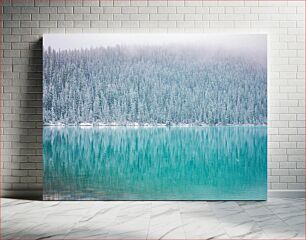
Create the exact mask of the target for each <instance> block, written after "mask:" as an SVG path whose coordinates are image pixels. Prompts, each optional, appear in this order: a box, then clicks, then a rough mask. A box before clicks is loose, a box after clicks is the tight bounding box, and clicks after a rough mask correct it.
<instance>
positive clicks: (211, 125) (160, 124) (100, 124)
mask: <svg viewBox="0 0 306 240" xmlns="http://www.w3.org/2000/svg"><path fill="white" fill-rule="evenodd" d="M43 126H44V127H86V128H87V127H218V126H219V127H223V126H228V127H239V126H240V127H247V126H250V127H259V126H262V127H264V126H267V124H205V123H199V124H194V123H193V124H184V123H180V124H173V123H171V124H169V123H168V124H166V123H156V124H149V123H142V124H140V123H126V124H122V123H86V122H85V123H79V124H64V123H44V124H43Z"/></svg>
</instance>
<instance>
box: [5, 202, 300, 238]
mask: <svg viewBox="0 0 306 240" xmlns="http://www.w3.org/2000/svg"><path fill="white" fill-rule="evenodd" d="M1 210H2V211H1V214H2V216H1V227H2V234H3V238H4V239H44V238H48V239H86V238H91V239H238V238H244V239H271V240H272V239H273V240H275V239H291V238H294V239H304V238H305V237H304V236H305V234H304V229H305V199H279V198H271V199H269V200H268V201H266V202H252V201H247V202H246V201H244V202H239V201H228V202H204V201H203V202H178V201H172V202H163V201H153V202H149V201H145V202H142V201H136V202H132V201H126V202H122V201H121V202H89V201H87V202H77V201H76V202H43V201H28V200H14V199H1Z"/></svg>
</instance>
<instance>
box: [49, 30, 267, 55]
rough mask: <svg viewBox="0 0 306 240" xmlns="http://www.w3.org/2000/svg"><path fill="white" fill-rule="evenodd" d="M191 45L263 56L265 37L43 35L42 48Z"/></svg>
mask: <svg viewBox="0 0 306 240" xmlns="http://www.w3.org/2000/svg"><path fill="white" fill-rule="evenodd" d="M164 44H167V45H168V44H170V45H172V44H174V45H181V44H182V45H194V46H197V45H199V46H201V45H202V46H203V45H204V46H208V47H214V48H219V47H221V48H223V49H224V48H225V49H227V48H228V49H231V50H234V49H237V50H238V49H240V50H248V49H252V50H254V51H260V52H264V53H265V52H266V47H267V36H266V35H265V34H211V33H206V34H205V33H203V34H202V33H159V34H156V33H133V34H129V33H104V34H91V33H86V34H85V33H81V34H44V35H43V46H44V48H45V49H46V48H48V46H51V47H52V48H53V49H55V50H56V51H58V50H59V49H61V50H68V49H71V50H72V49H81V48H83V49H86V48H95V47H101V46H103V47H107V46H115V45H164Z"/></svg>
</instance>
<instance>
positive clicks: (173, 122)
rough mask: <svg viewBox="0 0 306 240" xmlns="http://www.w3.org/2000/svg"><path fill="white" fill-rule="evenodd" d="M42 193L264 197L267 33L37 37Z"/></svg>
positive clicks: (63, 196) (65, 196)
mask: <svg viewBox="0 0 306 240" xmlns="http://www.w3.org/2000/svg"><path fill="white" fill-rule="evenodd" d="M43 123H44V126H43V160H44V177H43V178H44V190H43V197H44V199H45V200H264V199H266V197H267V36H266V35H264V34H187V33H186V34H137V33H136V34H46V35H44V36H43Z"/></svg>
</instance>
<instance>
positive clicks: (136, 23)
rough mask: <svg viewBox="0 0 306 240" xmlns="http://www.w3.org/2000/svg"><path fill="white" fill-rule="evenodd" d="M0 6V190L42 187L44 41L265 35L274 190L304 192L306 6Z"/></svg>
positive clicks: (196, 0)
mask: <svg viewBox="0 0 306 240" xmlns="http://www.w3.org/2000/svg"><path fill="white" fill-rule="evenodd" d="M2 2H3V6H2V11H3V15H2V18H3V31H2V32H3V37H2V39H3V44H2V50H1V51H2V54H3V65H2V75H3V76H2V77H3V79H2V80H3V81H2V82H3V88H2V99H3V108H2V115H1V118H2V153H1V154H2V155H1V157H2V158H1V169H2V189H4V190H12V191H17V190H33V189H41V188H42V167H43V166H42V144H41V143H42V101H41V99H42V73H41V72H42V59H41V56H42V41H41V37H42V34H43V33H73V32H101V33H104V32H205V33H208V32H235V33H252V32H256V33H267V34H268V35H269V43H268V47H269V57H268V58H269V61H268V62H269V80H268V102H269V104H268V105H269V108H268V109H269V114H268V118H269V130H268V132H269V138H268V139H269V144H268V145H269V169H268V172H269V188H270V189H284V190H286V189H304V188H305V177H304V173H305V171H304V170H305V79H304V77H305V72H304V71H305V59H304V57H305V22H304V19H305V6H304V1H281V0H280V1H249V0H248V1H200V0H192V1H183V0H178V1H173V0H169V1H166V0H163V1H156V0H148V1H146V0H130V1H129V0H124V1H117V0H100V1H99V0H84V1H80V0H75V1H73V0H67V1H62V0H59V1H57V0H4V1H2ZM4 194H8V192H7V191H4Z"/></svg>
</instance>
